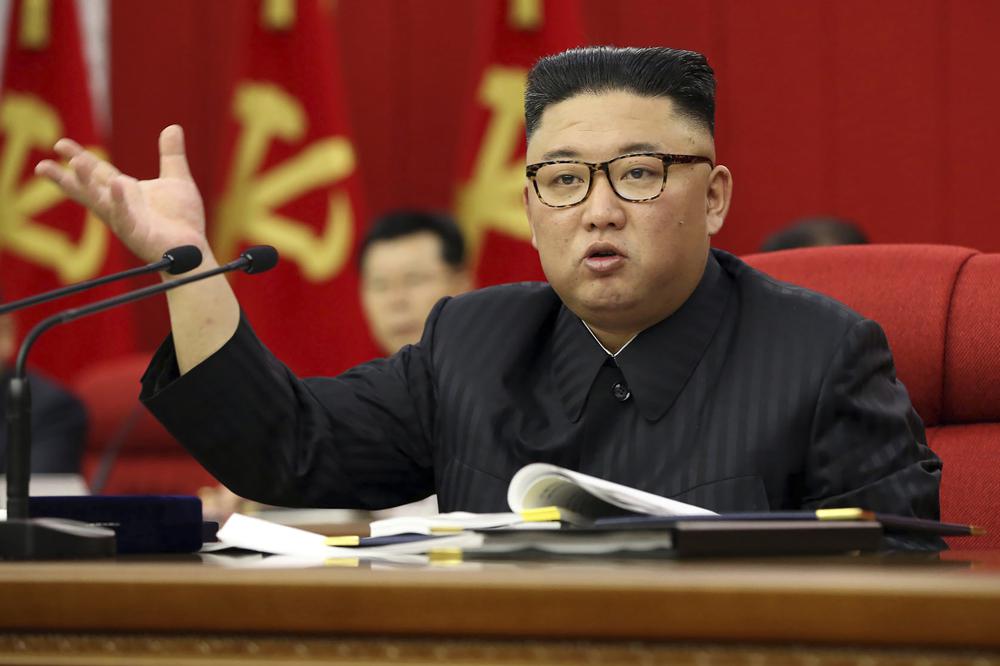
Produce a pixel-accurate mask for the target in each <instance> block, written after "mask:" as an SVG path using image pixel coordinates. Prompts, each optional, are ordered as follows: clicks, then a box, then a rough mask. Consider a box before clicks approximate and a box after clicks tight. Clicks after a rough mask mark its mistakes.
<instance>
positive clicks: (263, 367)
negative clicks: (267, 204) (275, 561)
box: [140, 301, 445, 509]
mask: <svg viewBox="0 0 1000 666" xmlns="http://www.w3.org/2000/svg"><path fill="white" fill-rule="evenodd" d="M444 303H445V301H442V302H440V303H438V305H437V306H436V307H435V308H434V310H433V311H432V312H431V314H430V316H429V317H428V320H427V325H426V327H425V331H424V336H423V339H422V340H421V341H420V343H418V344H416V345H413V346H408V347H404V348H403V349H402V350H400V352H398V353H397V354H395V355H394V356H392V357H390V358H387V359H378V360H375V361H371V362H369V363H366V364H363V365H360V366H358V367H356V368H354V369H352V370H350V371H348V372H346V373H344V374H342V375H339V376H337V377H330V378H309V379H300V378H298V377H296V376H295V375H294V374H293V373H292V372H291V371H290V370H289V369H288V368H287V367H285V366H284V365H283V364H282V363H281V362H280V361H278V360H277V359H276V358H275V357H274V356H273V355H272V354H271V353H270V352H269V351H268V350H267V349H266V348H265V347H264V345H263V344H262V343H261V342H260V340H259V339H258V338H257V336H256V335H255V334H254V332H253V330H252V329H251V327H250V325H249V324H248V323H247V322H246V321H245V319H243V318H241V321H240V324H239V327H238V328H237V330H236V333H235V334H234V335H233V337H232V338H231V339H230V340H229V341H228V342H227V343H226V344H225V345H224V346H223V347H222V348H221V349H220V350H219V351H217V352H216V353H215V354H213V355H212V356H210V357H209V358H207V359H205V360H204V361H203V362H202V363H200V364H199V365H198V366H196V367H195V368H193V369H191V370H190V371H189V372H187V373H185V374H184V375H183V376H178V370H177V360H176V356H175V354H174V348H173V343H172V340H171V339H170V338H168V339H167V340H166V342H164V344H163V345H162V346H161V347H160V349H159V350H158V351H157V352H156V355H155V356H154V358H153V360H152V362H151V364H150V366H149V369H148V370H147V371H146V374H145V376H144V377H143V382H142V383H143V388H142V394H141V396H140V398H141V399H142V401H143V403H144V404H145V405H146V407H147V408H148V409H149V410H150V411H151V412H152V413H153V415H154V416H156V418H157V419H159V420H160V421H161V422H162V423H163V424H164V425H165V426H166V427H167V429H168V430H169V431H170V432H171V433H172V434H173V435H174V436H175V437H176V438H177V439H178V440H179V441H180V442H181V443H182V444H183V445H184V446H185V447H186V448H187V449H188V450H189V451H190V452H191V453H192V455H194V457H195V458H197V459H198V461H199V462H200V463H201V464H202V465H204V467H205V468H206V469H207V470H208V471H209V472H211V473H212V474H213V475H214V476H215V477H216V478H217V479H219V481H221V482H222V483H223V484H225V485H226V486H227V487H229V488H230V489H231V490H232V491H233V492H235V493H237V494H238V495H241V496H243V497H247V498H249V499H253V500H257V501H260V502H264V503H267V504H275V505H283V506H313V507H338V508H365V509H379V508H385V507H388V506H395V505H398V504H404V503H406V502H410V501H414V500H417V499H421V498H423V497H426V496H428V495H430V494H432V493H433V492H434V473H433V464H432V461H433V455H432V450H431V446H432V445H431V442H432V431H433V414H434V403H435V397H434V394H435V386H434V381H433V375H432V372H431V368H430V365H429V360H428V359H429V358H430V350H431V348H432V346H433V338H434V328H435V325H436V322H437V317H438V313H439V312H440V310H441V308H442V307H443V306H444Z"/></svg>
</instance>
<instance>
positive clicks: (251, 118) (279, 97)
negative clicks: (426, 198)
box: [209, 0, 377, 374]
mask: <svg viewBox="0 0 1000 666" xmlns="http://www.w3.org/2000/svg"><path fill="white" fill-rule="evenodd" d="M329 7H330V3H326V2H319V1H318V0H298V1H297V2H296V1H294V0H258V1H257V3H256V9H257V11H256V12H254V13H253V14H252V15H250V18H251V20H253V21H254V26H253V29H252V30H251V31H249V33H248V34H249V38H248V39H249V42H248V44H247V46H246V61H245V65H244V67H243V69H242V72H241V73H240V74H238V75H237V79H236V81H235V83H234V86H233V95H232V97H231V105H230V108H229V109H228V115H229V117H228V119H227V125H228V129H227V135H226V143H225V151H226V153H225V155H226V158H225V159H224V160H223V164H224V165H225V166H226V172H225V174H226V175H225V178H224V180H223V182H222V183H221V184H222V187H223V191H222V193H221V198H220V199H219V203H218V205H217V206H216V208H215V215H214V217H213V219H211V220H210V227H209V240H210V241H211V243H212V247H213V249H214V250H215V252H216V253H217V254H218V257H219V260H220V261H227V260H229V259H231V258H233V257H234V256H235V255H236V254H238V252H239V251H240V250H241V249H242V248H245V247H246V246H249V245H256V244H262V243H266V244H269V245H274V246H275V247H276V248H277V249H278V252H279V253H280V254H281V262H280V263H279V265H278V267H277V268H276V269H275V270H273V271H271V272H270V273H267V274H265V275H260V276H247V275H238V276H236V277H235V278H234V280H233V285H234V288H235V289H236V292H237V295H238V296H239V299H240V303H241V305H242V307H243V309H244V311H245V312H246V313H247V315H248V317H249V319H250V321H251V323H252V325H253V326H254V328H255V330H256V331H257V333H258V335H259V336H260V337H261V339H262V340H264V342H265V343H266V344H267V345H268V346H269V347H270V348H271V349H272V351H274V352H275V354H276V355H277V356H278V357H279V358H281V359H282V360H283V361H284V362H285V363H287V364H288V365H289V366H290V367H291V368H293V369H294V370H295V371H296V372H298V373H300V374H330V373H333V372H337V371H340V370H342V369H345V368H347V367H350V366H352V365H355V364H356V363H359V362H361V361H364V360H366V359H369V358H371V357H373V356H375V355H377V350H376V349H375V348H374V346H373V345H372V343H371V341H370V338H369V337H368V334H367V331H366V329H365V325H364V322H363V319H362V315H361V307H360V303H359V300H358V284H357V281H358V278H357V272H356V269H355V267H354V265H353V263H352V261H351V256H352V254H353V249H354V246H355V245H356V241H357V236H358V230H359V229H360V228H361V224H363V222H364V213H363V211H362V209H361V206H360V202H361V196H360V183H359V177H358V174H357V154H356V152H355V148H354V142H353V141H352V139H351V133H350V130H349V127H348V122H347V113H346V108H345V104H344V100H343V93H342V91H343V85H342V81H341V72H340V63H339V62H338V60H337V52H338V51H337V48H336V44H335V43H334V36H335V33H334V32H333V31H332V30H331V29H330V28H331V25H332V20H331V17H330V15H329Z"/></svg>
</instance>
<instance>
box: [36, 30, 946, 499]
mask: <svg viewBox="0 0 1000 666" xmlns="http://www.w3.org/2000/svg"><path fill="white" fill-rule="evenodd" d="M714 94H715V79H714V74H713V72H712V70H711V68H710V67H709V66H708V64H707V62H706V61H705V59H704V57H703V56H701V55H700V54H697V53H692V52H688V51H678V50H672V49H663V48H650V49H614V48H605V47H597V48H586V49H579V50H572V51H568V52H565V53H561V54H558V55H555V56H551V57H548V58H545V59H543V60H541V61H540V62H539V63H538V64H537V65H536V66H535V68H534V69H533V70H532V72H531V74H530V76H529V80H528V87H527V92H526V96H525V121H526V123H525V124H526V128H527V134H528V144H527V161H528V167H527V170H526V177H527V178H526V181H525V188H524V200H525V206H526V208H527V213H528V220H529V223H530V225H531V231H532V243H533V245H534V246H535V247H536V248H537V249H538V252H539V257H540V259H541V263H542V266H543V268H544V270H545V274H546V276H547V278H548V283H547V284H519V285H507V286H501V287H496V288H492V289H486V290H481V291H478V292H472V293H469V294H466V295H463V296H459V297H456V298H453V299H445V300H442V301H441V302H439V303H438V304H437V306H436V307H435V309H434V310H433V311H432V312H431V314H430V316H429V317H428V320H427V324H426V326H425V329H424V333H423V338H422V340H421V342H420V343H419V344H417V345H415V346H413V347H407V348H404V349H403V350H402V351H400V352H399V353H398V354H395V355H394V356H392V357H391V358H388V359H384V360H379V361H374V362H371V363H367V364H364V365H362V366H359V367H357V368H355V369H353V370H351V371H349V372H347V373H345V374H343V375H341V376H339V377H336V378H314V379H305V380H302V379H299V378H297V377H295V376H293V375H292V374H291V373H290V372H289V371H288V370H287V369H286V368H285V367H284V366H283V365H282V364H281V363H280V362H279V361H278V360H277V359H275V358H274V357H273V356H272V355H271V354H270V353H269V352H268V351H267V350H266V349H265V348H264V347H263V346H262V345H261V344H260V342H259V341H258V340H257V338H256V337H255V336H254V334H253V332H252V330H251V328H250V325H249V323H248V322H246V321H245V320H242V319H241V316H240V311H239V306H238V304H237V303H236V299H235V298H234V297H233V295H232V292H231V291H230V290H229V288H228V285H227V283H226V282H225V280H223V279H221V278H218V279H214V280H208V281H205V282H202V283H200V284H199V285H198V286H197V287H186V288H185V289H180V290H176V291H173V292H171V293H170V296H169V306H170V314H171V322H172V327H173V337H172V340H170V341H168V342H167V343H166V344H165V345H164V346H163V347H161V349H160V350H159V351H158V352H157V354H156V356H155V358H154V359H153V362H152V364H151V366H150V370H149V371H148V372H147V375H146V377H145V378H144V388H143V399H144V400H145V401H146V404H147V406H148V407H149V408H150V409H151V410H152V411H153V412H154V413H155V414H156V415H157V416H158V417H159V418H160V419H161V420H163V421H164V423H165V424H166V425H167V427H168V428H169V429H170V430H171V431H172V432H173V433H174V434H175V435H176V436H177V437H178V439H180V441H182V442H184V443H185V444H186V445H187V446H188V447H189V448H190V449H191V451H192V452H193V453H194V454H195V455H196V456H197V457H198V458H199V460H201V462H202V463H203V464H204V465H205V466H206V467H207V468H208V469H209V470H210V471H212V472H213V473H214V474H215V475H217V476H218V477H219V478H220V479H221V480H222V481H223V482H225V483H226V484H227V485H229V486H230V487H231V488H232V489H233V490H234V491H236V492H237V493H239V494H242V495H245V496H248V497H253V498H254V499H259V500H261V501H264V502H269V503H274V504H289V505H314V506H344V507H352V506H353V507H367V508H379V507H384V506H390V505H393V504H399V503H402V502H406V501H409V500H412V499H416V498H418V497H422V496H424V495H426V494H428V493H429V492H432V491H436V492H437V493H438V497H439V501H440V505H441V508H442V510H446V511H447V510H454V509H466V510H471V511H497V510H503V509H504V508H505V506H506V501H505V499H506V496H505V492H506V487H507V482H508V481H509V480H510V478H511V476H512V475H513V473H514V472H515V471H516V470H517V469H518V468H520V467H521V466H522V465H524V464H526V463H530V462H536V461H544V462H551V463H555V464H559V465H564V466H567V467H570V468H573V469H576V470H580V471H583V472H586V473H590V474H594V475H597V476H600V477H603V478H607V479H611V480H613V481H617V482H620V483H625V484H627V485H630V486H634V487H637V488H641V489H643V490H647V491H650V492H653V493H657V494H660V495H665V496H669V497H674V498H677V499H680V500H682V501H686V502H691V503H694V504H699V505H702V506H705V507H708V508H710V509H714V510H717V511H731V510H767V509H770V510H778V509H799V508H818V507H829V506H862V507H866V508H870V509H874V510H879V511H886V512H892V513H899V514H904V515H917V516H922V517H927V518H935V517H937V515H938V485H939V479H940V462H939V461H938V459H937V457H936V456H934V454H933V453H932V452H931V451H930V450H929V449H928V448H927V446H926V445H925V443H924V441H925V440H924V434H923V427H922V424H921V422H920V419H919V418H918V417H917V415H916V414H915V413H914V411H913V408H912V407H911V406H910V402H909V399H908V397H907V395H906V391H905V389H904V388H903V387H902V385H900V384H899V383H898V382H897V380H896V378H895V373H894V369H893V364H892V357H891V354H890V352H889V349H888V345H887V343H886V340H885V336H884V335H883V333H882V331H881V329H880V328H879V326H878V325H877V324H875V323H874V322H871V321H869V320H865V319H864V318H862V317H861V316H859V315H858V314H856V313H854V312H852V311H850V310H848V309H847V308H845V307H844V306H842V305H840V304H838V303H836V302H834V301H832V300H831V299H828V298H826V297H824V296H820V295H818V294H814V293H811V292H808V291H806V290H803V289H799V288H796V287H793V286H790V285H786V284H782V283H780V282H776V281H774V280H771V279H770V278H768V277H767V276H764V275H762V274H760V273H758V272H756V271H754V270H753V269H751V268H749V267H747V266H746V265H745V264H743V263H742V262H741V261H740V260H739V259H737V258H735V257H733V256H731V255H728V254H726V253H724V252H720V251H717V250H711V249H710V245H709V240H710V237H711V236H712V235H713V234H715V233H716V232H717V231H718V230H719V229H720V228H721V227H722V224H723V221H724V220H725V217H726V213H727V212H728V210H729V203H730V197H731V193H732V176H731V174H730V172H729V170H728V169H727V168H726V167H724V166H722V165H719V164H716V155H715V146H714V140H713V132H714V103H715V102H714ZM56 147H57V150H58V151H59V152H60V153H61V154H62V155H63V156H65V157H67V158H70V163H69V167H68V168H66V169H63V168H60V167H58V165H55V164H53V163H51V162H47V163H42V164H41V165H40V166H39V172H41V173H44V174H46V175H48V176H50V177H52V178H53V180H55V181H56V182H57V183H59V184H60V185H61V186H62V187H63V188H64V189H65V190H66V191H67V192H69V193H70V194H71V195H73V196H75V197H76V198H77V199H78V200H80V201H82V202H84V203H86V204H87V205H90V206H91V207H93V208H94V209H95V210H96V211H97V212H98V214H100V215H101V216H102V217H103V218H104V219H106V220H108V222H109V224H110V225H111V227H112V228H113V229H114V230H115V231H116V233H118V234H119V235H120V236H122V238H123V239H124V240H125V242H126V243H128V244H129V245H130V247H131V248H132V249H133V250H134V251H135V252H136V253H137V254H138V255H139V256H140V257H143V258H144V259H146V260H152V259H155V258H156V257H158V256H159V253H161V252H162V251H163V249H164V248H166V247H169V246H171V245H178V244H181V243H197V244H199V245H200V246H201V247H202V248H203V249H204V251H205V252H206V255H207V257H208V261H207V262H206V263H207V265H208V266H212V265H215V262H214V260H213V259H212V256H211V253H210V251H209V248H208V246H207V243H206V242H205V235H204V216H203V214H202V211H201V203H200V198H199V196H198V192H197V190H196V188H195V186H194V184H193V182H192V181H191V179H190V174H189V172H188V169H187V163H186V161H185V158H184V149H183V141H182V137H181V133H180V128H178V127H170V128H167V129H166V130H164V132H163V133H162V134H161V138H160V152H161V175H160V178H159V179H157V180H154V181H147V182H144V183H137V182H136V181H135V180H134V179H131V178H128V177H125V176H121V175H120V174H118V172H117V171H115V170H114V168H113V167H112V166H111V165H109V164H107V163H105V162H101V161H99V160H97V159H96V158H95V157H93V156H92V155H90V154H89V153H86V152H85V151H83V150H82V149H81V148H80V147H79V146H78V145H77V144H75V143H72V142H69V141H67V140H62V141H60V142H59V143H58V144H57V146H56ZM165 279H169V277H166V278H165Z"/></svg>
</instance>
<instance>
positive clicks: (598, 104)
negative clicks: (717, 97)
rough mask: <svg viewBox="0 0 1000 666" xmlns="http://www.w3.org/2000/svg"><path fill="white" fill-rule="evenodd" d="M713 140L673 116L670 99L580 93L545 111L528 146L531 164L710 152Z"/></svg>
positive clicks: (691, 124) (672, 104) (681, 118)
mask: <svg viewBox="0 0 1000 666" xmlns="http://www.w3.org/2000/svg"><path fill="white" fill-rule="evenodd" d="M706 151H712V138H711V135H710V134H709V133H708V131H707V130H706V129H704V128H702V127H700V126H699V125H698V123H696V122H694V121H692V120H690V119H688V118H685V117H683V116H679V115H677V114H675V113H674V103H673V101H671V100H670V99H668V98H666V97H643V96H641V95H636V94H634V93H630V92H624V91H613V92H606V93H598V94H594V93H581V94H579V95H574V96H573V97H570V98H569V99H566V100H563V101H562V102H559V103H557V104H552V105H550V106H549V107H547V108H546V109H545V111H544V112H543V113H542V117H541V121H540V122H539V124H538V128H537V129H536V130H535V132H534V134H532V136H531V140H530V141H529V142H528V150H527V161H528V163H529V164H530V163H532V162H541V161H545V160H548V159H560V158H571V159H572V158H579V159H582V160H586V161H603V160H606V159H610V158H612V157H615V156H616V155H621V154H623V153H627V152H663V153H697V154H706V155H708V154H711V153H710V152H706Z"/></svg>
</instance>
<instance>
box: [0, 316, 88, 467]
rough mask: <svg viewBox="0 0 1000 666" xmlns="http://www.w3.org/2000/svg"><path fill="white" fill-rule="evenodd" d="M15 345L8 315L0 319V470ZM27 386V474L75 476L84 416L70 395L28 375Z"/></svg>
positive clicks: (84, 432)
mask: <svg viewBox="0 0 1000 666" xmlns="http://www.w3.org/2000/svg"><path fill="white" fill-rule="evenodd" d="M16 343H17V329H16V326H15V324H14V319H13V317H12V316H11V315H3V316H0V420H2V421H3V427H0V470H3V471H6V469H7V427H6V426H7V424H6V421H7V418H6V416H7V386H8V383H9V381H10V375H11V372H12V370H13V368H12V367H11V363H12V359H13V357H14V354H15V352H16V351H17V349H16ZM28 381H29V383H30V385H31V471H32V473H43V474H79V473H80V459H81V457H82V456H83V446H84V443H85V442H86V437H87V412H86V410H85V409H84V407H83V403H82V402H80V401H79V400H78V399H77V398H76V397H75V396H74V395H72V394H71V393H69V392H68V391H67V390H66V389H64V388H62V387H60V386H59V385H57V384H56V383H54V382H52V381H51V380H49V379H46V378H45V377H42V376H40V375H38V374H37V373H33V372H29V373H28Z"/></svg>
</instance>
